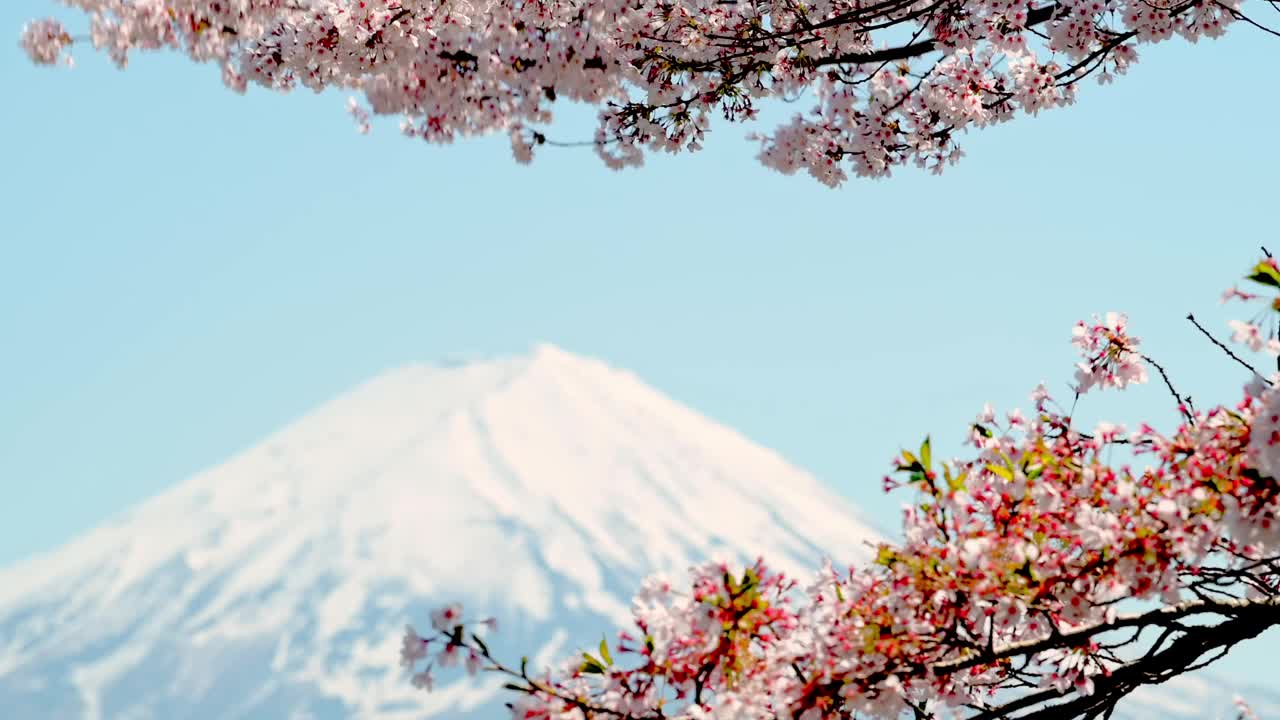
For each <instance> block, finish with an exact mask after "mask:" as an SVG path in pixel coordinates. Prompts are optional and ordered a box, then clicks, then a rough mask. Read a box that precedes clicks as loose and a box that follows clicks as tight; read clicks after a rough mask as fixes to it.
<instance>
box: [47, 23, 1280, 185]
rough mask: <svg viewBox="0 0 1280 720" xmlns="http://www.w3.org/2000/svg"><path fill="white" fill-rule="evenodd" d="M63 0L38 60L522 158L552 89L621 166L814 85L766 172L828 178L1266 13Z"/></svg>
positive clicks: (934, 157)
mask: <svg viewBox="0 0 1280 720" xmlns="http://www.w3.org/2000/svg"><path fill="white" fill-rule="evenodd" d="M60 1H61V2H63V3H64V4H66V5H70V6H72V7H75V8H79V9H81V10H83V11H84V12H85V13H87V14H88V15H89V18H90V20H89V32H88V35H87V37H85V38H77V37H76V36H75V35H73V34H72V33H71V31H69V30H67V29H66V28H65V27H64V26H63V25H62V24H61V23H59V22H57V21H55V20H40V21H36V22H33V23H31V24H29V25H28V26H27V28H26V31H25V32H24V33H23V36H22V44H23V47H24V48H25V49H26V51H27V53H28V55H29V56H30V57H31V59H32V60H33V61H35V62H36V63H43V64H53V63H56V62H58V61H59V58H61V57H64V54H65V53H64V51H65V49H66V48H67V46H69V45H72V44H73V43H75V42H77V41H78V40H82V39H83V40H88V41H90V42H91V43H92V44H93V46H94V47H96V48H98V49H100V50H103V51H105V52H106V53H107V54H108V55H109V56H110V57H111V59H112V60H114V61H115V62H116V63H117V64H119V65H120V66H121V67H123V66H125V65H126V64H127V62H128V60H129V56H130V54H131V53H132V52H133V51H134V50H157V49H162V48H167V49H171V50H176V51H179V52H182V53H185V54H186V55H187V56H188V57H190V58H191V59H192V60H194V61H196V62H212V63H216V64H217V65H219V66H220V67H221V68H222V78H223V81H224V82H225V83H226V84H227V85H228V86H229V87H230V88H232V89H233V90H235V91H237V92H244V90H245V88H246V87H247V86H248V85H249V84H251V83H252V84H256V85H260V86H262V87H265V88H268V89H271V90H276V91H280V92H287V91H290V90H292V89H295V88H297V87H298V86H300V85H301V86H304V87H307V88H310V89H312V90H315V91H321V90H325V89H327V88H339V89H343V90H347V91H352V92H354V93H356V94H358V95H363V99H364V100H363V103H361V102H353V103H352V105H351V108H350V109H351V112H352V114H353V116H354V117H355V119H356V122H357V125H358V126H359V127H360V128H361V129H362V130H363V131H368V129H369V128H370V122H369V118H370V115H371V114H373V115H393V116H399V117H402V118H403V122H402V123H401V126H400V127H401V129H402V131H403V132H404V134H406V135H408V136H410V137H417V138H422V139H424V140H427V141H429V142H435V143H448V142H452V141H454V140H455V139H456V138H458V137H466V136H472V135H477V134H484V133H495V132H500V133H506V134H508V135H509V136H510V139H511V146H512V149H513V152H514V154H515V157H516V159H517V160H519V161H521V162H528V161H529V160H530V159H531V157H532V153H533V151H534V149H535V148H536V147H538V146H542V145H556V144H573V143H564V142H560V143H557V142H555V141H553V140H550V139H548V136H547V134H546V126H547V125H548V124H549V123H550V122H551V120H552V108H553V107H554V106H555V104H556V103H557V102H560V101H575V102H579V103H585V104H587V105H590V106H593V107H594V108H596V109H598V111H599V118H598V127H597V130H596V132H595V136H594V138H583V139H582V140H581V141H580V143H578V144H585V145H589V146H592V147H594V148H595V150H596V152H597V153H598V154H599V155H600V157H601V158H603V159H604V161H605V162H606V163H607V164H608V165H609V166H611V167H614V168H619V167H624V166H634V165H640V164H641V163H642V162H643V159H644V153H645V151H646V150H647V151H666V152H672V153H674V152H681V151H692V150H697V149H698V148H699V147H700V146H701V145H702V142H703V139H704V136H705V134H706V132H707V131H708V129H709V128H710V126H711V123H712V120H713V119H715V118H720V119H721V120H722V121H724V122H740V121H746V120H750V119H752V118H755V117H756V116H757V113H758V111H759V106H760V103H761V102H762V101H764V100H766V99H770V98H774V99H784V100H795V99H797V98H799V97H800V96H801V95H803V94H805V93H808V94H809V96H810V97H809V100H808V102H807V105H808V109H807V111H806V112H803V113H799V114H796V115H795V116H794V117H793V118H792V119H791V120H789V121H788V122H786V123H784V124H783V125H781V126H780V127H778V128H776V129H774V130H773V131H772V132H770V133H766V134H759V135H753V136H752V137H753V138H754V139H756V140H758V141H759V143H760V155H759V157H760V160H761V161H762V162H763V163H764V164H765V165H766V166H768V167H770V168H773V169H775V170H779V171H781V172H784V173H793V172H796V171H797V170H805V171H807V172H808V173H809V174H811V175H812V176H813V177H815V178H817V179H818V180H820V181H821V182H823V183H826V184H828V185H838V184H840V183H841V182H843V181H844V180H845V179H846V178H847V176H848V174H849V172H852V173H854V174H855V175H858V176H871V177H878V176H885V175H888V174H889V173H890V171H891V170H892V169H893V168H894V167H898V166H902V165H905V164H908V163H910V164H915V165H917V166H920V167H925V168H930V169H932V170H933V171H935V172H940V171H942V169H943V168H944V166H946V165H947V164H949V163H954V162H955V161H956V160H958V159H959V158H960V157H961V150H960V146H959V142H958V137H959V135H960V134H961V133H962V132H964V131H965V130H967V129H969V128H982V127H985V126H988V125H992V124H995V123H1000V122H1004V121H1006V120H1009V119H1011V118H1013V117H1014V116H1015V115H1017V114H1019V113H1020V112H1021V113H1028V114H1031V115H1034V114H1036V113H1038V112H1039V111H1041V110H1044V109H1047V108H1053V107H1058V106H1061V105H1066V104H1070V103H1072V102H1073V101H1074V100H1075V97H1076V90H1077V87H1078V85H1079V83H1080V81H1081V80H1083V79H1084V78H1085V77H1087V76H1090V75H1093V76H1095V77H1096V78H1097V79H1098V80H1099V81H1100V82H1103V83H1106V82H1110V81H1111V80H1112V79H1113V78H1114V77H1115V76H1116V75H1119V74H1122V73H1124V72H1125V71H1126V70H1127V69H1128V68H1129V67H1130V66H1131V65H1132V64H1133V63H1134V62H1135V61H1136V60H1137V58H1138V48H1139V47H1140V46H1141V45H1143V44H1145V43H1154V42H1160V41H1164V40H1168V39H1170V38H1173V37H1174V36H1180V37H1181V38H1183V39H1186V40H1190V41H1192V42H1196V41H1198V40H1200V39H1201V38H1216V37H1218V36H1219V35H1221V34H1222V33H1223V32H1224V31H1225V30H1226V29H1227V26H1229V25H1231V24H1233V23H1235V22H1236V21H1242V22H1245V23H1249V24H1253V25H1255V26H1258V27H1259V28H1262V26H1261V25H1260V24H1259V23H1258V22H1257V21H1255V20H1254V19H1252V18H1251V17H1249V16H1247V15H1246V14H1244V13H1243V12H1242V10H1241V1H1242V0H1056V1H1052V0H1044V1H1043V2H1041V1H1040V0H483V1H482V0H60ZM1264 2H1265V3H1268V4H1270V5H1272V6H1277V4H1278V3H1280V0H1259V4H1262V3H1264ZM1263 29H1266V28H1263Z"/></svg>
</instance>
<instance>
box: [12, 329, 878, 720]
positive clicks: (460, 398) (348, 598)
mask: <svg viewBox="0 0 1280 720" xmlns="http://www.w3.org/2000/svg"><path fill="white" fill-rule="evenodd" d="M874 539H875V533H874V532H873V531H872V530H870V529H869V528H868V526H867V525H866V524H865V523H864V522H863V521H862V520H861V519H860V518H859V516H858V515H857V513H856V512H855V511H854V510H853V509H852V508H851V507H850V506H849V505H848V504H847V503H845V502H844V501H843V500H842V499H841V498H839V497H837V496H836V495H834V494H833V493H832V492H830V491H829V490H827V489H826V488H824V487H823V486H822V485H821V484H820V483H818V482H817V481H816V480H815V479H814V478H812V477H811V476H809V475H808V474H806V473H804V472H801V471H799V470H797V469H795V468H793V467H791V466H789V465H788V464H787V463H786V462H784V461H783V460H782V459H781V458H780V457H779V456H778V455H776V454H775V453H773V452H771V451H768V450H765V449H762V448H760V447H757V446H755V445H753V444H751V443H750V442H749V441H747V440H746V439H744V438H743V437H741V436H740V435H738V434H737V433H735V432H733V431H731V430H729V429H727V428H725V427H723V426H720V425H717V424H716V423H714V422H711V421H709V420H707V419H706V418H703V417H701V416H699V415H698V414H696V413H694V412H692V411H690V410H688V409H686V408H684V407H682V406H680V405H678V404H677V403H675V402H673V401H671V400H669V399H667V398H666V397H664V396H662V395H661V394H659V393H658V392H656V391H654V390H652V389H650V388H648V387H647V386H645V385H644V384H643V383H641V382H640V381H639V380H637V379H636V378H635V377H634V376H632V375H631V374H629V373H626V372H622V371H618V370H614V369H611V368H609V367H607V366H605V365H603V364H602V363H599V362H596V361H593V360H588V359H583V358H580V357H576V356H574V355H571V354H569V353H566V352H564V351H561V350H558V349H556V348H553V347H550V346H540V347H538V348H536V349H535V350H533V351H532V352H531V353H530V354H528V355H526V356H524V357H519V358H513V359H508V360H500V361H486V362H477V363H472V364H467V365H462V366H456V367H426V366H415V367H408V368H404V369H400V370H396V371H393V372H390V373H387V374H385V375H383V376H381V377H378V378H376V379H374V380H372V381H371V382H369V383H367V384H365V385H363V386H361V387H359V388H357V389H356V390H354V391H353V392H350V393H349V394H347V395H345V396H342V397H340V398H338V399H337V400H334V401H332V402H330V403H329V404H327V405H325V406H323V407H321V408H320V409H318V410H316V411H315V412H313V413H312V414H310V415H309V416H307V417H305V418H303V419H301V420H299V421H298V422H296V423H294V424H293V425H291V426H289V427H287V428H285V429H284V430H281V431H280V432H278V433H276V434H275V435H273V436H271V437H270V438H268V439H267V440H265V441H264V442H263V443H262V444H260V445H258V446H257V447H254V448H252V449H250V450H248V451H246V452H244V453H241V454H240V455H238V456H236V457H234V458H232V459H231V460H229V461H228V462H226V463H225V464H223V465H221V466H219V467H216V468H214V469H212V470H209V471H207V472H204V473H201V474H199V475H197V476H195V477H193V478H190V479H189V480H187V481H186V482H183V483H182V484H180V485H178V486H176V487H174V488H173V489H171V490H169V491H167V492H165V493H163V494H161V495H159V496H158V497H155V498H154V499H152V500H150V501H148V502H146V503H143V504H142V505H141V506H139V507H137V508H136V509H134V510H133V511H131V512H129V513H127V514H126V515H125V516H123V517H122V518H120V519H118V520H117V521H115V522H112V523H110V524H107V525H105V526H103V527H100V528H98V529H96V530H93V531H92V532H89V533H87V534H85V535H83V536H82V537H80V538H78V539H76V540H74V541H72V542H71V543H69V544H68V545H66V546H65V547H63V548H61V549H59V550H57V551H55V552H52V553H49V554H46V555H43V556H40V557H36V558H32V559H31V560H29V561H26V562H24V563H21V564H19V565H17V566H15V567H12V568H9V569H7V570H5V571H3V572H0V708H4V709H5V710H4V711H3V712H0V716H3V717H4V718H6V719H8V718H15V719H23V720H25V719H26V718H31V719H33V720H43V719H45V718H53V719H56V720H62V719H64V718H65V719H68V720H70V719H74V718H93V719H98V718H102V719H106V718H112V719H115V718H128V719H134V720H143V719H145V718H187V719H190V720H212V719H213V718H219V719H220V718H264V719H270V720H285V719H287V718H348V717H360V718H366V717H370V718H372V717H376V718H419V717H425V716H428V715H430V714H432V713H443V714H446V715H447V714H454V715H457V714H459V713H461V714H464V715H465V714H470V716H473V717H474V716H476V713H480V712H481V709H483V708H491V707H492V705H491V700H492V698H493V696H494V693H495V691H496V687H495V685H496V681H492V680H493V679H490V681H461V682H458V683H455V684H453V685H451V686H449V687H448V688H446V689H445V690H444V691H442V692H438V693H436V694H433V695H429V696H427V695H422V694H420V693H417V692H415V691H413V690H412V689H411V688H409V687H407V683H406V682H405V679H404V677H403V675H402V674H401V672H400V670H399V668H398V667H397V666H396V658H397V649H398V647H397V643H398V640H399V637H398V636H399V630H400V628H401V627H403V625H404V623H405V622H406V621H423V620H425V618H426V611H427V608H428V607H430V606H432V605H435V604H438V603H441V602H443V601H446V600H452V599H461V600H462V601H464V602H465V603H466V604H467V605H468V606H469V607H475V608H479V609H482V610H483V611H484V612H485V613H492V614H495V615H497V616H498V617H499V618H501V619H502V621H503V623H504V626H505V629H504V632H503V635H504V636H506V637H505V639H504V640H503V642H506V643H509V644H510V648H511V649H512V650H513V651H515V652H517V653H518V652H519V651H522V650H524V651H527V650H529V649H535V648H540V649H541V650H542V651H543V652H544V654H545V656H546V657H545V659H546V660H551V659H555V657H558V656H559V655H563V654H564V653H565V652H567V651H571V650H572V649H573V646H572V644H571V642H572V641H570V640H569V638H573V641H576V640H578V639H579V638H582V637H583V636H581V635H579V634H578V633H579V632H587V631H588V630H590V631H591V632H595V633H597V634H595V635H594V637H596V638H598V637H599V635H598V631H599V630H601V629H603V628H607V627H611V626H614V625H616V624H618V623H621V622H625V621H626V620H627V618H628V613H627V608H628V606H629V599H630V594H631V592H632V590H633V589H634V588H636V587H637V586H638V582H639V580H640V579H641V578H642V577H643V576H644V575H647V574H649V573H650V572H652V571H654V570H666V571H670V572H676V573H679V572H682V571H683V570H684V568H686V567H687V566H688V565H690V564H692V563H693V562H696V561H699V560H702V559H705V558H707V557H709V556H711V555H713V554H716V553H727V554H729V555H731V556H736V557H738V558H740V559H743V560H749V559H751V558H754V557H755V556H756V555H757V554H763V555H764V556H765V557H767V558H769V559H770V561H771V562H772V563H774V564H775V565H776V566H780V567H782V568H783V569H786V570H788V571H790V572H794V573H800V574H807V572H808V571H809V570H810V569H812V568H814V567H816V566H817V564H818V562H819V560H820V558H821V557H822V556H823V555H830V556H832V557H833V558H834V559H835V560H836V561H837V562H850V561H858V560H862V559H864V558H865V557H866V556H867V550H868V547H867V544H868V542H869V541H874ZM566 629H568V631H567V632H566ZM590 637H591V635H590V634H588V635H586V636H585V640H589V639H590ZM484 712H485V713H486V714H488V713H489V712H490V711H489V710H485V711H484Z"/></svg>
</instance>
